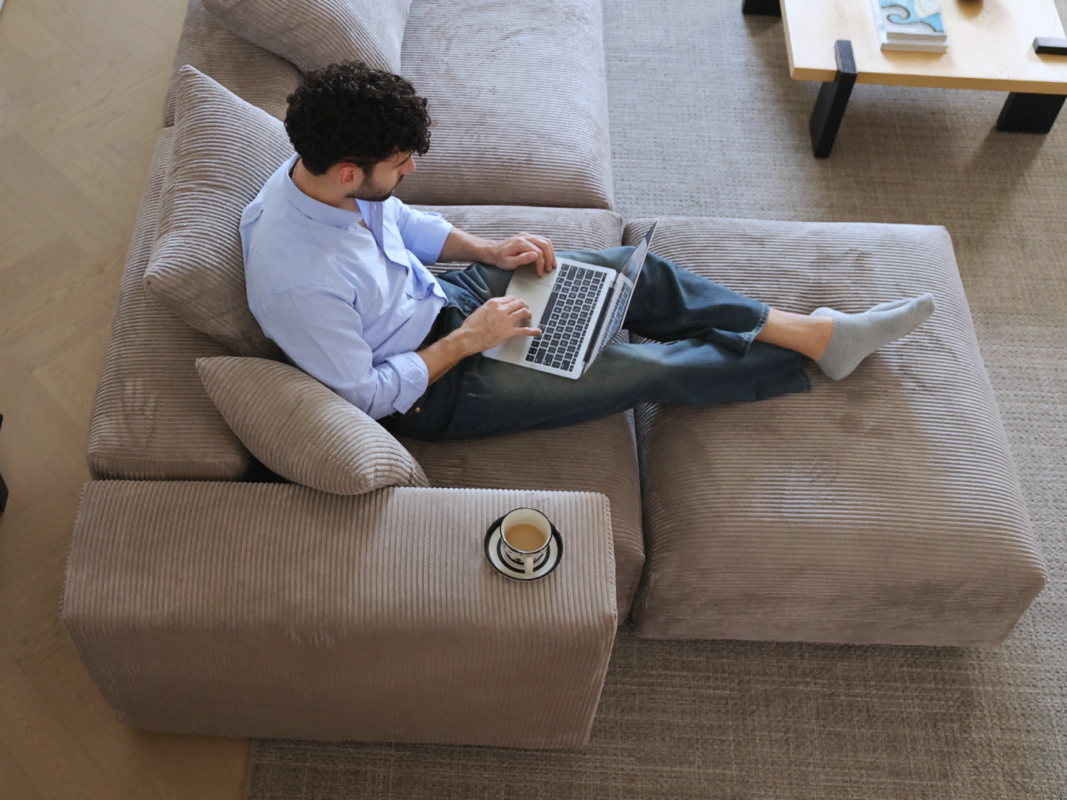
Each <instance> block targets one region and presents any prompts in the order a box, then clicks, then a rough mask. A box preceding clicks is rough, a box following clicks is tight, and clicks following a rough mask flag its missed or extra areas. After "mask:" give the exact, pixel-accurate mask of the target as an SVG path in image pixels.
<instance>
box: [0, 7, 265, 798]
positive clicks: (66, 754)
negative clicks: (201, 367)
mask: <svg viewBox="0 0 1067 800" xmlns="http://www.w3.org/2000/svg"><path fill="white" fill-rule="evenodd" d="M184 14H185V0H99V2H96V3H86V2H83V1H82V2H76V0H6V2H5V3H4V6H3V9H2V10H0V413H2V414H3V415H4V424H3V428H2V429H0V473H2V474H3V476H4V479H5V480H6V481H7V484H8V486H9V488H10V490H11V498H10V500H9V503H8V508H7V511H6V513H4V514H3V515H2V516H0V800H48V799H51V798H56V799H57V800H58V799H59V798H62V799H63V800H71V799H72V798H86V800H105V799H106V800H121V799H124V798H130V800H133V799H134V798H136V799H137V800H151V799H152V798H167V800H184V799H185V798H196V799H197V800H211V799H212V798H219V799H220V800H222V799H223V798H225V799H226V800H233V798H237V797H239V796H240V789H241V782H242V780H243V777H244V770H245V761H246V758H247V751H248V743H247V742H246V741H245V740H235V739H220V738H208V737H192V736H171V735H164V734H157V733H151V732H146V731H138V730H135V729H132V728H130V727H128V726H126V725H122V724H121V723H119V722H117V721H116V720H115V718H114V715H113V713H112V711H111V709H110V708H109V707H108V705H107V703H106V702H105V701H104V699H103V697H102V696H101V695H100V693H99V692H98V691H97V689H96V686H95V685H94V684H93V682H92V681H91V680H90V679H89V676H88V674H87V673H86V671H85V669H84V667H83V666H82V664H81V662H80V660H79V659H78V655H77V652H76V651H75V650H74V647H73V645H72V644H71V642H70V640H69V638H68V637H67V635H66V632H65V631H64V630H63V628H62V626H61V625H60V623H59V603H60V595H61V592H62V587H63V573H64V569H65V566H66V554H67V548H68V546H69V543H70V534H71V530H72V527H73V523H74V516H75V512H76V509H77V506H78V497H79V494H80V491H81V486H82V484H83V483H84V482H85V481H86V480H88V478H89V473H88V469H87V468H86V464H85V448H86V438H87V431H88V421H89V412H90V409H91V407H92V401H93V394H94V392H95V389H96V382H97V379H98V377H99V373H100V364H101V361H102V359H103V355H104V350H105V348H106V347H107V342H108V335H109V329H110V325H111V317H112V314H113V313H114V306H115V299H116V297H117V295H118V287H119V280H120V277H121V273H122V267H123V263H124V260H125V254H126V249H127V247H128V246H129V239H130V235H131V234H132V232H133V226H134V221H135V217H136V214H137V208H138V205H139V204H140V199H141V192H142V189H143V187H144V181H145V177H146V175H147V172H148V163H149V160H150V158H151V155H152V149H153V147H154V145H155V140H156V137H157V135H158V133H159V130H160V127H161V124H162V107H163V95H164V93H165V91H166V86H167V81H168V79H169V76H170V72H171V61H172V59H173V57H174V50H175V46H176V44H177V40H178V35H179V33H180V30H181V23H182V19H183V17H184Z"/></svg>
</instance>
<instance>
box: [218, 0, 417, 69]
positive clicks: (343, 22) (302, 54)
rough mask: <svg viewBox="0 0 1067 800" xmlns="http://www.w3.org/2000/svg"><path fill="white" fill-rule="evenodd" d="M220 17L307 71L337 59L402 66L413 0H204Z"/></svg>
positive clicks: (229, 25) (395, 67)
mask: <svg viewBox="0 0 1067 800" xmlns="http://www.w3.org/2000/svg"><path fill="white" fill-rule="evenodd" d="M204 6H205V7H206V8H207V10H208V11H209V12H210V13H211V14H212V16H214V17H215V18H216V19H217V20H219V22H221V23H222V24H223V25H225V26H226V27H227V28H229V29H230V30H231V31H233V32H234V33H236V34H239V35H240V36H243V37H244V38H246V39H248V40H249V41H250V42H255V43H256V44H258V45H259V46H260V47H264V48H266V49H267V50H270V51H271V52H272V53H277V54H278V55H280V56H283V57H284V58H287V59H289V60H290V61H292V62H293V63H294V64H296V65H297V66H298V67H300V69H302V70H304V71H305V72H307V71H309V70H313V69H321V68H322V67H325V66H327V65H329V64H333V63H335V62H338V61H352V60H358V61H365V62H367V63H368V64H369V65H370V66H372V67H377V68H378V69H384V70H388V71H389V72H399V71H400V43H401V42H402V41H403V39H404V26H405V24H406V23H407V19H408V8H409V7H410V6H411V0H204Z"/></svg>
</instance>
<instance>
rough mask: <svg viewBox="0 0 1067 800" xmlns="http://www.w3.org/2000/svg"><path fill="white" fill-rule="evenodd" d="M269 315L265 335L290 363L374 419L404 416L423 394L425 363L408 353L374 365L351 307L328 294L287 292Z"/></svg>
mask: <svg viewBox="0 0 1067 800" xmlns="http://www.w3.org/2000/svg"><path fill="white" fill-rule="evenodd" d="M267 312H268V313H266V314H264V315H263V316H264V317H265V319H263V320H260V325H261V326H262V328H263V332H264V333H265V334H267V336H269V337H270V338H271V339H273V340H274V342H275V343H277V345H278V346H279V347H280V348H281V349H282V350H283V351H284V352H285V354H286V355H287V356H289V358H290V359H291V360H292V362H293V363H294V364H295V365H296V366H298V367H299V368H300V369H302V370H303V371H304V372H306V373H307V374H308V375H311V376H312V377H313V378H315V379H317V380H318V381H320V382H322V383H323V384H325V385H326V386H328V387H330V388H331V389H332V390H333V391H335V392H337V394H339V395H340V396H341V397H343V398H344V399H345V400H347V401H348V402H350V403H351V404H352V405H354V406H355V407H356V408H358V409H360V410H361V411H363V412H365V413H366V414H367V415H368V416H370V417H371V418H372V419H381V418H382V417H387V416H389V415H390V414H392V413H393V412H394V411H399V412H401V413H404V412H406V411H407V410H408V409H409V408H411V406H412V405H413V404H414V402H415V401H416V400H417V399H418V398H419V397H420V396H421V395H422V393H423V392H425V391H426V387H427V385H428V384H429V380H430V372H429V370H428V369H427V367H426V362H424V361H423V360H422V359H421V358H420V357H419V356H418V355H416V354H415V353H413V352H411V353H397V354H396V355H393V356H390V357H388V358H386V359H384V360H382V361H381V362H380V363H378V364H375V363H374V354H373V352H372V351H371V348H370V346H369V345H368V344H367V343H366V341H364V339H363V320H362V319H361V318H360V315H359V312H357V311H356V309H355V305H354V304H353V302H352V300H350V299H349V298H346V297H344V296H342V295H340V294H338V293H337V292H335V291H333V290H331V289H327V288H324V287H318V286H300V287H297V288H293V289H289V290H287V291H284V292H282V293H280V294H278V295H277V296H276V297H275V298H274V300H273V301H272V303H271V305H270V308H269V309H268V310H267Z"/></svg>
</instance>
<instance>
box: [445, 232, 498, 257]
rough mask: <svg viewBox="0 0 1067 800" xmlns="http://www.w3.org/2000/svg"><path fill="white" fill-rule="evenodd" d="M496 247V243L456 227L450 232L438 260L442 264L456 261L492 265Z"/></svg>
mask: <svg viewBox="0 0 1067 800" xmlns="http://www.w3.org/2000/svg"><path fill="white" fill-rule="evenodd" d="M495 245H496V242H493V241H490V240H489V239H483V238H482V237H480V236H475V235H474V234H473V233H467V232H466V231H461V230H460V229H459V228H455V227H454V228H452V230H451V231H449V233H448V238H447V239H445V244H444V247H442V248H441V255H440V256H438V258H437V260H438V261H440V262H442V263H450V262H455V261H481V262H483V263H492V262H491V261H490V260H489V259H490V258H491V254H492V248H493V247H494V246H495Z"/></svg>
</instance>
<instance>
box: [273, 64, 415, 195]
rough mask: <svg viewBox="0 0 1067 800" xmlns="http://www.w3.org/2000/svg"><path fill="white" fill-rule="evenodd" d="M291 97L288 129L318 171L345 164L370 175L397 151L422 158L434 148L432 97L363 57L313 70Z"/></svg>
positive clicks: (295, 145)
mask: <svg viewBox="0 0 1067 800" xmlns="http://www.w3.org/2000/svg"><path fill="white" fill-rule="evenodd" d="M286 100H287V101H288V103H289V108H288V110H287V111H286V114H285V130H286V131H287V132H288V133H289V141H291V142H292V143H293V148H294V149H295V150H296V152H297V153H298V154H299V155H300V159H301V161H303V162H304V166H305V167H306V168H307V169H308V171H309V172H311V173H312V174H313V175H323V174H324V173H325V172H326V171H327V170H328V169H329V168H330V167H332V166H333V165H334V164H340V163H350V164H355V165H356V166H357V167H359V168H360V169H361V170H363V171H364V172H365V173H369V172H370V171H371V170H372V169H373V168H374V165H375V164H377V163H378V162H380V161H385V160H386V159H387V158H390V157H391V156H393V155H394V154H395V153H397V152H401V153H406V152H414V153H418V154H419V155H420V156H421V155H423V154H424V153H425V152H426V151H427V150H429V149H430V124H431V120H430V115H429V113H427V111H426V98H424V97H419V96H418V95H417V94H415V87H414V86H412V85H411V84H410V83H409V82H408V81H406V80H404V79H403V78H401V77H400V76H399V75H393V74H392V73H390V72H384V71H382V70H379V69H373V68H371V67H368V66H367V65H366V64H364V63H363V62H362V61H346V62H344V63H341V64H331V65H330V66H328V67H325V68H323V69H320V70H315V71H313V72H309V73H307V74H306V75H305V76H304V85H303V86H301V87H300V88H299V89H297V90H296V91H295V92H293V93H292V94H291V95H289V97H287V98H286Z"/></svg>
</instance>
